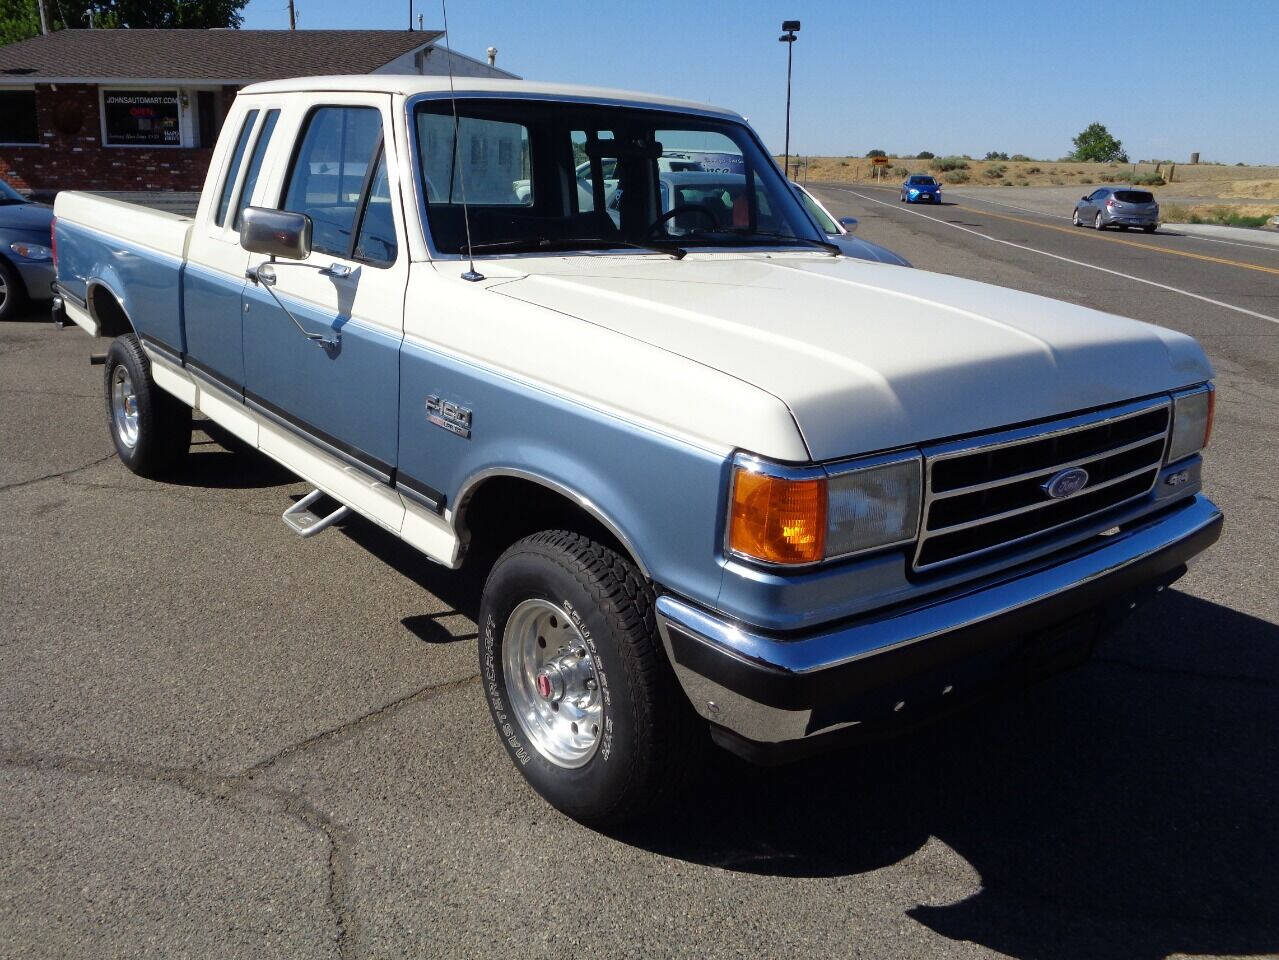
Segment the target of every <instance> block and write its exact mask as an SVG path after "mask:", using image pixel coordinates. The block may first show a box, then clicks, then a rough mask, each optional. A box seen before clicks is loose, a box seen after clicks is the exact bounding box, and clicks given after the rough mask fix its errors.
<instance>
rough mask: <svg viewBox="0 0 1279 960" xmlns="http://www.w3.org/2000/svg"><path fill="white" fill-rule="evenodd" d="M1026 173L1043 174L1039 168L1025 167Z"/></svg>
mask: <svg viewBox="0 0 1279 960" xmlns="http://www.w3.org/2000/svg"><path fill="white" fill-rule="evenodd" d="M1026 172H1027V173H1043V171H1042V170H1041V169H1039V167H1027V168H1026Z"/></svg>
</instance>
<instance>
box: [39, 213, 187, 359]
mask: <svg viewBox="0 0 1279 960" xmlns="http://www.w3.org/2000/svg"><path fill="white" fill-rule="evenodd" d="M53 212H54V216H55V217H56V221H55V224H54V236H55V240H56V243H57V249H58V262H59V268H58V276H59V285H60V292H61V294H62V296H63V299H64V301H65V302H66V304H67V315H68V316H69V317H70V318H71V319H72V320H74V321H75V322H76V323H77V324H79V325H80V326H81V327H83V328H84V329H85V330H86V331H88V332H89V333H90V334H93V335H95V336H96V335H97V334H98V333H100V332H101V318H100V317H98V316H97V314H96V312H95V310H94V307H93V297H94V290H93V289H90V288H89V282H88V279H87V278H89V277H92V278H94V280H93V284H94V286H95V287H96V286H99V285H100V286H103V287H106V288H107V289H108V290H109V291H110V292H111V293H112V294H113V295H114V297H115V299H116V300H117V301H118V302H119V303H120V305H121V306H122V307H123V308H124V312H125V314H126V315H127V316H128V318H129V320H130V322H131V323H132V324H133V327H134V329H135V330H136V331H137V332H138V334H139V335H140V336H143V337H147V338H150V339H152V340H155V341H157V342H158V343H160V344H162V345H164V346H167V347H169V348H170V349H172V350H175V351H177V352H181V351H182V350H183V349H184V347H185V343H184V336H183V326H182V279H183V276H182V275H183V272H184V264H185V260H186V253H187V242H188V240H189V239H190V236H191V224H192V220H191V218H190V217H183V216H178V215H177V214H173V213H167V212H164V211H161V210H156V209H152V208H150V207H145V206H142V205H140V204H136V203H125V202H123V201H120V200H115V199H111V198H108V197H102V196H95V195H93V194H89V193H80V192H77V191H66V192H63V193H60V194H58V198H57V200H56V201H55V202H54V207H53Z"/></svg>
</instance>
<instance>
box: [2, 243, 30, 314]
mask: <svg viewBox="0 0 1279 960" xmlns="http://www.w3.org/2000/svg"><path fill="white" fill-rule="evenodd" d="M26 302H27V295H26V289H25V288H24V287H23V285H22V278H21V277H19V276H18V271H17V270H15V269H13V267H11V266H9V264H8V262H7V261H5V260H4V258H3V257H0V321H4V320H12V319H13V318H14V317H16V316H18V314H19V313H21V312H22V307H23V305H24V304H25V303H26Z"/></svg>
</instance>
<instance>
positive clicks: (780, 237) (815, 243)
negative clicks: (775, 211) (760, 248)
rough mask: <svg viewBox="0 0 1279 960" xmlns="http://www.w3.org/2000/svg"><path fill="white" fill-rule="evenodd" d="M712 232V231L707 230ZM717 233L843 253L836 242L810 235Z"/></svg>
mask: <svg viewBox="0 0 1279 960" xmlns="http://www.w3.org/2000/svg"><path fill="white" fill-rule="evenodd" d="M706 232H707V233H712V231H709V230H708V231H706ZM713 232H715V233H727V234H729V235H730V236H731V237H733V238H734V239H735V240H745V241H747V242H754V241H758V242H760V243H778V244H783V245H785V246H790V247H794V246H799V247H821V248H822V249H823V250H826V251H829V253H830V254H831V256H833V257H838V256H841V255H842V254H843V251H842V250H840V249H839V247H838V246H837V245H836V244H833V243H831V242H830V241H828V240H813V239H811V238H809V237H794V236H791V235H790V234H788V233H769V232H767V231H759V230H752V231H750V232H745V231H740V230H720V231H713Z"/></svg>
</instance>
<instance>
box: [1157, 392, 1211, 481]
mask: <svg viewBox="0 0 1279 960" xmlns="http://www.w3.org/2000/svg"><path fill="white" fill-rule="evenodd" d="M1216 398H1217V392H1216V390H1214V389H1213V386H1212V384H1211V383H1209V384H1206V385H1204V386H1202V387H1196V388H1195V389H1193V390H1187V391H1186V392H1185V393H1177V394H1173V398H1172V440H1171V441H1170V442H1169V444H1168V462H1169V463H1175V462H1176V461H1178V460H1181V459H1182V458H1183V457H1188V456H1190V455H1191V454H1192V453H1198V452H1199V451H1200V450H1202V449H1203V448H1204V447H1206V446H1208V439H1209V437H1211V436H1212V418H1213V413H1214V411H1215V409H1216V405H1217V404H1216Z"/></svg>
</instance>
